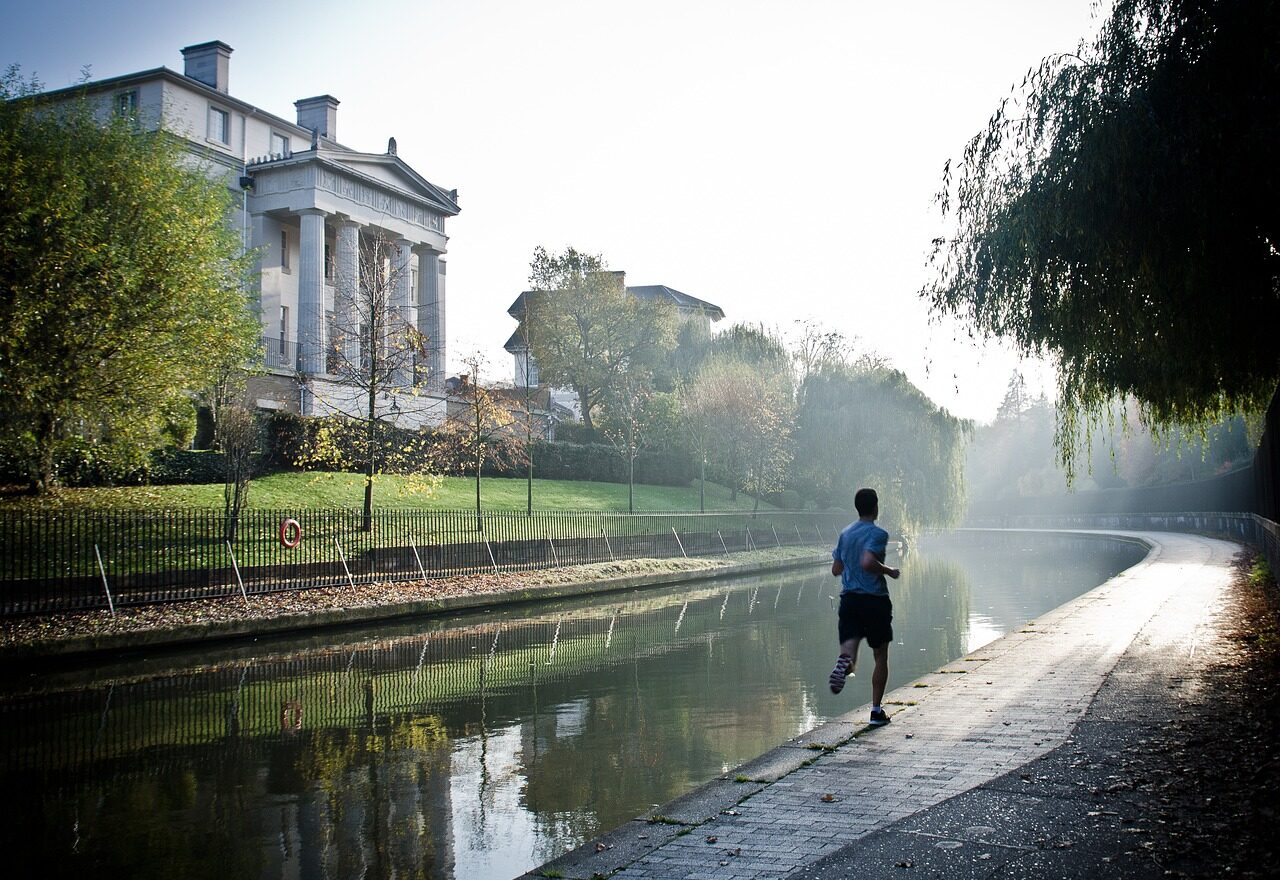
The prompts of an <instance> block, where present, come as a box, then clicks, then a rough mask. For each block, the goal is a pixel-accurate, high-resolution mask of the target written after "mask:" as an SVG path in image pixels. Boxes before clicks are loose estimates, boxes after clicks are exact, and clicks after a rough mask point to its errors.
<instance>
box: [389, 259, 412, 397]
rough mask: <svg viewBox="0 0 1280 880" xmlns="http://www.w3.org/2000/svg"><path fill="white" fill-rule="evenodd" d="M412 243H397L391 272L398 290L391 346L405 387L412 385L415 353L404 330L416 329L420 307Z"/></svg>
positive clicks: (397, 377)
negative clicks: (415, 298) (416, 302)
mask: <svg viewBox="0 0 1280 880" xmlns="http://www.w3.org/2000/svg"><path fill="white" fill-rule="evenodd" d="M412 259H413V242H411V241H409V240H407V239H404V238H402V239H399V240H398V241H396V249H395V252H394V253H393V254H392V269H391V271H392V272H393V273H394V276H393V277H394V280H395V290H394V291H393V293H392V296H391V315H392V323H391V333H392V335H393V336H394V338H393V339H392V340H391V345H392V346H394V349H393V350H394V351H396V352H397V355H396V356H397V357H398V358H399V360H400V362H401V363H400V367H399V369H397V370H396V375H395V382H396V384H397V385H401V386H405V385H410V384H412V383H413V352H412V351H410V350H408V346H409V345H410V342H409V339H408V337H407V334H406V333H405V330H406V329H407V328H409V327H413V326H416V325H417V315H416V312H417V307H416V306H415V305H414V303H413V290H412V287H413V272H412V262H411V261H412Z"/></svg>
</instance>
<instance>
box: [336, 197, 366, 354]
mask: <svg viewBox="0 0 1280 880" xmlns="http://www.w3.org/2000/svg"><path fill="white" fill-rule="evenodd" d="M337 248H338V252H337V253H336V254H334V267H333V273H334V282H335V287H334V299H335V302H334V306H333V310H334V312H335V313H336V315H337V321H338V330H339V332H340V333H342V340H341V344H342V357H343V360H345V361H346V363H347V366H348V367H350V368H352V369H358V368H359V366H360V346H361V345H362V344H363V342H364V340H362V339H361V338H360V312H361V309H360V308H359V305H358V301H357V299H356V298H357V296H358V295H359V293H360V224H358V223H356V222H355V221H354V220H348V219H346V218H343V219H342V220H339V221H338V241H337Z"/></svg>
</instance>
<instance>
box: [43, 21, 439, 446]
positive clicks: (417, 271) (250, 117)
mask: <svg viewBox="0 0 1280 880" xmlns="http://www.w3.org/2000/svg"><path fill="white" fill-rule="evenodd" d="M231 52H232V49H231V47H230V46H228V45H226V44H225V43H221V42H216V41H215V42H211V43H201V44H200V45H196V46H188V47H187V48H185V49H183V50H182V55H183V59H184V62H185V63H184V68H183V73H181V74H179V73H176V72H174V71H172V70H169V69H168V68H165V67H159V68H155V69H152V70H145V71H142V72H140V73H133V74H127V75H124V76H117V77H113V78H110V79H105V80H99V81H96V82H92V83H89V84H88V85H87V86H77V87H75V88H73V89H67V90H65V91H66V92H68V93H77V92H80V91H82V90H87V92H88V94H89V95H90V96H91V97H93V98H96V99H98V100H100V101H101V102H102V105H103V108H104V112H105V111H108V110H109V111H111V112H117V113H129V114H133V115H135V116H136V117H137V119H138V120H139V123H140V124H141V125H143V126H145V127H148V128H152V129H154V128H163V129H165V130H166V131H169V132H172V133H174V134H177V135H180V136H181V137H183V138H184V139H185V141H186V145H187V148H188V151H189V152H190V153H191V154H192V155H193V156H194V157H197V158H198V159H199V160H200V161H202V162H203V163H204V164H205V166H206V167H207V168H208V169H209V170H210V173H211V174H215V175H217V176H218V177H220V178H223V179H225V180H226V181H227V185H228V187H229V188H230V189H231V190H232V191H233V193H235V194H236V197H237V201H238V203H239V205H240V217H239V218H238V219H239V224H240V225H241V227H242V234H243V236H244V241H245V247H246V248H255V249H258V250H259V266H258V268H259V270H260V271H259V275H258V277H259V282H258V283H259V292H260V297H259V308H260V311H261V315H260V317H261V321H262V340H263V363H264V365H265V369H264V371H263V373H262V374H261V375H259V376H255V377H254V378H253V379H252V380H251V384H250V397H251V398H252V399H253V400H254V401H255V402H256V403H257V405H258V406H260V407H262V408H267V409H289V410H293V411H295V412H301V413H303V414H304V415H327V414H330V413H333V412H335V411H346V412H351V413H352V414H355V413H356V412H358V411H359V410H360V408H361V407H359V406H358V404H359V401H358V400H357V399H356V398H357V393H356V390H355V389H353V388H350V387H345V386H344V385H343V384H342V383H341V382H340V381H338V379H337V377H336V376H335V375H334V374H333V372H331V370H332V369H333V368H334V364H333V357H334V351H335V342H336V341H337V340H336V333H335V328H336V327H339V326H343V321H342V319H343V318H348V319H350V318H352V317H353V309H354V307H353V305H352V303H353V301H354V285H355V284H356V281H355V279H357V278H358V277H359V268H358V266H357V262H358V253H359V248H360V245H361V243H365V244H368V243H370V242H379V243H385V245H386V252H387V259H388V261H389V264H390V268H391V269H392V270H394V271H392V272H391V276H390V277H392V278H394V279H395V282H394V284H395V289H394V291H393V295H392V298H391V299H392V305H393V308H394V309H395V311H396V312H397V313H398V314H399V315H401V316H402V317H403V318H404V320H406V321H407V322H408V323H409V324H410V325H412V326H415V327H417V328H418V330H419V331H421V333H422V334H423V335H424V337H425V339H426V340H427V342H426V346H425V353H422V354H419V355H418V356H417V358H416V363H415V364H414V371H415V374H416V375H417V376H422V375H424V374H425V376H426V377H427V378H426V389H427V394H426V395H415V396H414V398H413V403H412V404H410V403H409V402H408V401H407V400H402V401H397V400H396V395H395V394H394V392H393V393H392V394H390V395H388V396H387V397H386V399H384V400H382V401H381V402H380V405H382V406H384V407H387V408H389V409H392V410H394V412H395V413H397V414H398V417H399V420H400V421H401V422H402V423H406V424H409V425H415V424H423V423H427V424H433V423H438V422H439V421H440V420H441V419H442V418H443V415H444V400H443V394H444V378H445V372H444V367H445V342H444V340H445V261H444V260H443V259H442V257H443V256H444V254H445V250H446V244H447V242H448V236H447V235H446V234H445V220H446V218H448V217H453V216H455V215H456V214H457V213H458V211H459V209H458V193H457V190H445V189H442V188H440V187H438V186H436V185H434V184H432V183H430V182H429V181H427V180H426V179H425V178H423V177H422V176H421V175H420V174H418V173H417V172H416V171H414V170H413V169H412V168H410V167H409V166H408V165H407V164H405V163H404V161H403V160H401V159H400V158H399V157H398V156H397V155H396V148H395V139H394V138H392V139H390V140H389V142H388V145H387V150H386V152H383V153H361V152H357V151H356V150H353V149H351V148H349V147H346V146H343V145H342V144H341V143H339V142H338V130H337V129H338V126H337V116H338V100H337V99H336V98H334V97H332V96H330V95H320V96H317V97H314V98H304V99H302V100H300V101H297V102H295V104H294V106H295V108H296V110H297V116H296V121H294V122H290V121H288V120H286V119H283V118H281V117H279V116H275V115H274V114H272V113H268V112H267V111H265V110H262V109H260V108H258V107H256V106H254V105H253V104H249V103H248V102H246V101H243V100H241V99H239V98H235V97H232V96H231V94H230V92H229V87H228V86H229V68H230V57H231ZM344 310H345V311H344ZM346 344H347V345H351V344H353V343H350V342H348V343H346ZM357 356H358V353H357ZM412 378H413V377H412V376H406V377H405V379H404V382H405V384H406V386H407V385H408V384H410V383H411V381H412Z"/></svg>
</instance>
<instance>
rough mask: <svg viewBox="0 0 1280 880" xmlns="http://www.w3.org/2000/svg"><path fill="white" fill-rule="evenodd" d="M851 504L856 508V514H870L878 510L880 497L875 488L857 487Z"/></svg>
mask: <svg viewBox="0 0 1280 880" xmlns="http://www.w3.org/2000/svg"><path fill="white" fill-rule="evenodd" d="M845 497H846V498H847V497H848V496H845ZM853 506H854V507H856V508H857V509H858V516H870V515H871V514H873V513H878V512H879V511H880V497H879V496H878V495H876V490H875V489H859V490H858V494H856V495H854V496H853Z"/></svg>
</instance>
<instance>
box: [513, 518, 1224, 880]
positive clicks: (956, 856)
mask: <svg viewBox="0 0 1280 880" xmlns="http://www.w3.org/2000/svg"><path fill="white" fill-rule="evenodd" d="M1124 537H1125V538H1126V539H1130V540H1131V539H1138V540H1142V541H1144V542H1145V543H1147V544H1148V545H1149V546H1150V548H1151V549H1150V552H1149V553H1148V555H1147V557H1146V558H1145V559H1144V560H1143V561H1142V562H1141V563H1139V564H1138V565H1136V566H1134V567H1132V568H1130V569H1128V570H1127V571H1125V572H1123V573H1121V574H1119V575H1118V576H1116V577H1114V578H1111V579H1110V580H1108V581H1107V582H1106V583H1104V584H1102V585H1101V586H1099V587H1097V588H1096V589H1094V590H1092V591H1090V592H1088V593H1086V594H1085V595H1083V596H1081V597H1079V598H1077V599H1075V600H1072V601H1070V602H1067V603H1066V604H1064V605H1062V606H1060V607H1059V608H1057V609H1055V610H1054V611H1051V612H1049V613H1046V614H1043V615H1041V616H1039V617H1038V618H1037V619H1036V620H1035V621H1034V622H1032V623H1029V624H1028V625H1026V626H1024V627H1022V628H1020V629H1019V630H1017V631H1014V632H1010V633H1008V634H1007V635H1005V636H1004V637H1002V638H1000V639H998V640H996V641H994V642H992V643H990V644H988V645H986V646H985V647H983V648H981V649H979V650H978V651H975V652H973V653H971V654H969V655H968V656H966V657H963V658H961V659H960V660H958V661H955V662H952V663H948V664H946V665H944V666H943V667H942V668H940V669H938V670H937V671H936V672H933V673H931V674H928V675H925V676H923V677H921V678H920V679H917V680H916V681H913V682H910V683H908V684H905V685H903V686H900V687H898V688H897V689H895V690H894V691H892V692H891V693H890V694H889V695H888V699H887V700H886V703H887V706H888V708H889V709H890V711H891V713H892V715H893V723H891V724H890V725H888V726H887V727H884V728H879V729H869V728H868V727H867V726H866V723H865V719H866V717H867V710H868V707H867V706H865V705H864V706H861V707H859V708H857V709H854V710H852V711H851V712H849V713H848V714H846V715H845V716H843V717H840V718H838V719H836V720H834V721H832V722H830V723H827V724H824V725H822V726H820V727H818V728H816V729H814V730H812V731H810V732H809V733H806V734H804V735H803V736H800V737H797V738H795V739H794V740H792V741H790V742H788V743H786V744H785V745H783V746H781V747H779V748H777V749H774V750H772V751H770V752H768V753H766V754H764V755H762V756H760V757H759V758H757V759H756V760H754V761H751V762H748V763H747V764H745V765H743V766H742V767H739V768H737V769H736V770H734V771H731V772H729V773H726V774H724V775H722V776H721V777H720V778H718V779H716V780H714V781H713V782H711V783H709V784H708V785H706V786H703V787H702V788H700V789H698V790H696V791H694V792H692V793H691V794H689V795H687V796H685V797H683V798H680V799H679V800H677V801H675V802H673V803H671V804H668V805H665V806H663V807H660V808H658V810H656V811H655V812H654V813H653V814H652V815H649V816H643V817H640V818H637V819H636V820H634V821H632V822H630V823H628V824H626V825H624V826H622V827H620V828H617V829H615V830H614V831H613V832H611V833H610V834H608V835H605V836H604V837H602V838H600V839H598V840H594V841H590V842H588V843H587V844H586V845H585V846H583V847H580V848H578V849H577V850H575V851H574V852H571V853H568V854H566V855H565V856H562V857H561V858H559V859H556V860H554V861H552V862H550V863H548V864H546V865H544V866H542V867H541V868H539V869H537V870H535V871H532V872H530V873H529V874H527V875H525V877H528V878H531V877H538V876H543V877H546V876H558V877H566V878H578V880H587V878H592V877H595V876H610V877H620V878H637V880H638V878H690V880H692V878H748V877H751V878H755V877H789V876H790V877H835V876H857V877H866V876H882V875H887V874H894V875H895V876H902V874H903V872H904V871H907V872H908V874H909V873H910V872H911V871H912V869H915V868H917V867H918V868H919V869H920V870H923V871H924V873H928V874H934V875H937V874H939V873H940V874H941V875H943V876H980V877H986V876H997V875H998V876H1047V875H1053V876H1107V875H1114V876H1120V875H1125V876H1134V875H1137V874H1149V875H1152V876H1160V875H1163V873H1164V868H1163V866H1161V865H1160V864H1159V860H1158V857H1157V856H1155V855H1154V854H1153V853H1152V852H1151V849H1152V848H1151V847H1148V846H1147V844H1152V843H1153V841H1152V839H1151V838H1149V837H1148V838H1144V836H1143V835H1154V834H1156V833H1157V832H1156V831H1153V829H1152V827H1151V825H1152V823H1154V822H1155V821H1156V820H1155V819H1153V818H1152V817H1149V816H1147V815H1145V813H1147V812H1150V810H1149V809H1148V808H1149V807H1150V804H1147V805H1146V806H1145V807H1144V806H1143V799H1144V797H1145V799H1146V801H1151V802H1158V798H1159V797H1160V794H1159V793H1158V792H1145V790H1144V789H1143V788H1142V786H1143V785H1144V784H1145V783H1144V781H1143V780H1141V779H1138V780H1137V781H1135V780H1134V779H1133V778H1131V777H1132V775H1133V774H1131V773H1129V769H1128V765H1129V762H1128V760H1127V759H1126V758H1125V757H1124V756H1125V755H1127V754H1128V753H1129V752H1130V751H1131V750H1138V751H1140V749H1141V745H1142V743H1143V742H1145V741H1147V739H1150V737H1151V736H1152V735H1153V734H1152V732H1153V731H1160V730H1165V729H1166V728H1168V727H1169V726H1170V725H1171V724H1175V723H1176V722H1177V721H1178V719H1179V718H1180V717H1182V716H1183V715H1184V714H1185V707H1186V706H1190V705H1202V704H1206V703H1207V708H1208V711H1212V707H1213V701H1212V699H1211V698H1210V699H1207V700H1206V696H1205V695H1204V694H1202V693H1199V690H1200V689H1202V688H1203V687H1204V681H1205V680H1206V676H1207V675H1209V672H1210V670H1211V667H1213V664H1214V662H1215V660H1216V659H1217V658H1219V657H1221V656H1222V654H1223V651H1224V650H1225V648H1224V643H1225V641H1226V639H1227V636H1226V634H1225V628H1224V627H1225V618H1224V617H1223V614H1222V612H1223V609H1224V608H1226V607H1227V604H1226V603H1225V601H1224V597H1225V596H1226V595H1227V592H1228V590H1229V588H1230V587H1231V584H1232V578H1233V569H1232V560H1233V558H1234V557H1235V555H1236V554H1237V552H1238V551H1239V549H1240V548H1239V546H1238V545H1236V544H1233V543H1230V542H1226V541H1220V540H1214V539H1210V538H1204V537H1199V536H1194V535H1183V534H1174V533H1125V534H1124ZM864 660H865V658H864ZM891 663H892V655H891ZM866 688H867V683H866V679H865V678H862V677H859V678H857V679H855V680H854V681H852V682H851V683H850V685H849V687H848V688H847V689H846V691H845V693H846V694H848V695H850V702H851V703H852V702H853V701H854V700H855V699H857V698H858V697H863V696H864V695H865V694H866ZM1196 700H1199V701H1200V702H1199V703H1196ZM1199 714H1203V713H1199ZM1166 772H1167V771H1166ZM1149 781H1150V780H1147V782H1149ZM1210 797H1212V795H1210ZM1143 855H1146V856H1149V858H1145V859H1141V858H1139V856H1143ZM920 870H917V871H916V873H920Z"/></svg>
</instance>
